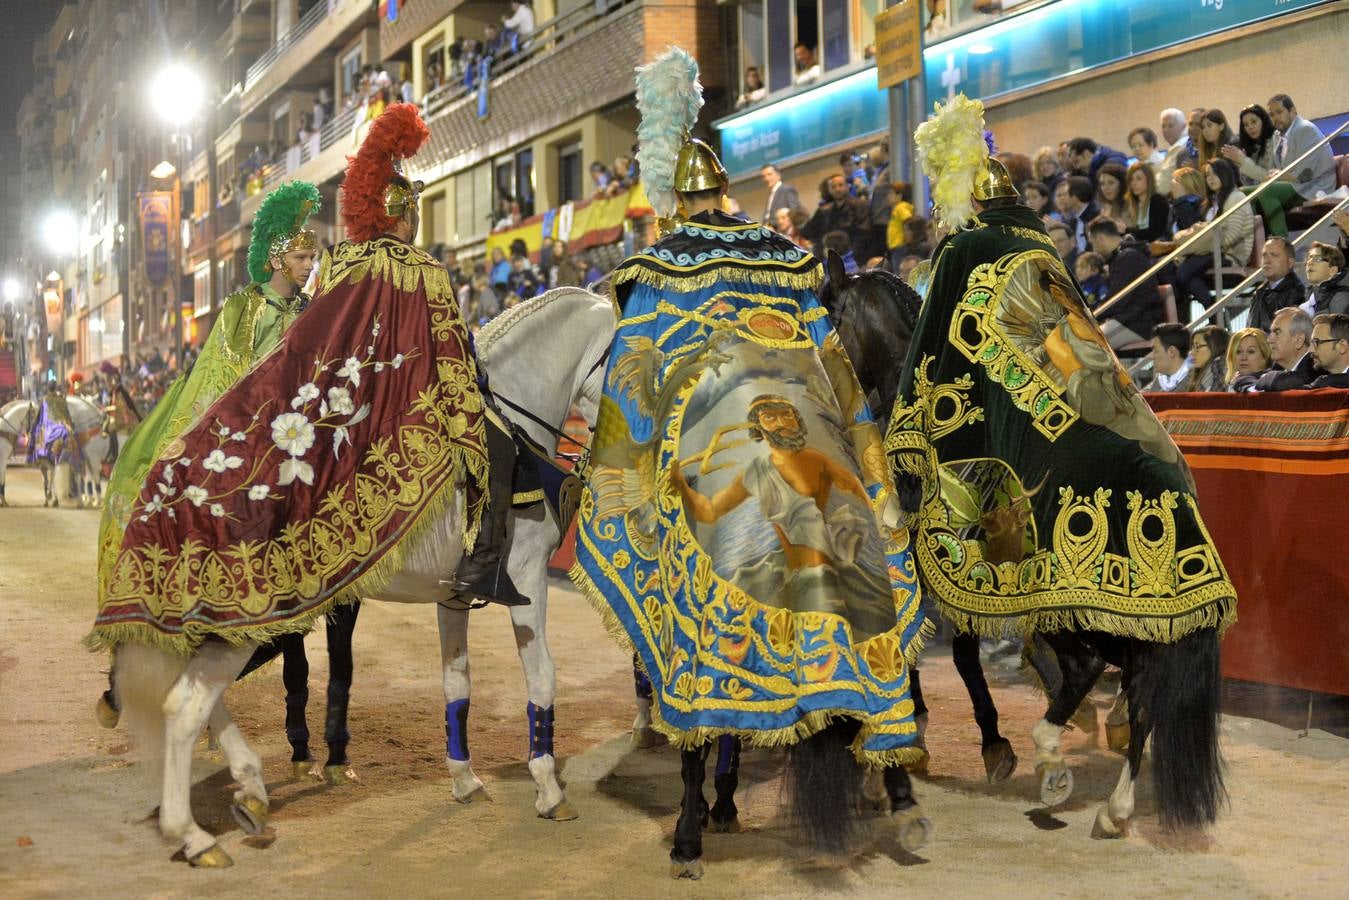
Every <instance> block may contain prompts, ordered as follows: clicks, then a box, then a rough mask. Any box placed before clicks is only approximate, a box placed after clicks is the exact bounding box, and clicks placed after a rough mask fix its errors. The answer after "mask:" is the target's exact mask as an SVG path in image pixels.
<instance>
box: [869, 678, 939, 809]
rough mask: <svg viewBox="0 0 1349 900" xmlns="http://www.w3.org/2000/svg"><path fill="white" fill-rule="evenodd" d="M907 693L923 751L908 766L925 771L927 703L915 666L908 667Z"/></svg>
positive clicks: (919, 743)
mask: <svg viewBox="0 0 1349 900" xmlns="http://www.w3.org/2000/svg"><path fill="white" fill-rule="evenodd" d="M909 695H910V696H911V697H912V698H913V722H914V724H915V725H917V726H918V748H919V749H920V750H922V751H923V758H922V759H920V760H918V761H917V762H915V763H913V764H912V765H911V766H909V768H910V769H912V770H913V771H915V772H926V771H927V766H928V763H929V762H930V761H931V756H930V755H929V754H928V752H927V703H926V701H924V700H923V681H922V679H921V678H920V677H919V675H918V668H917V666H915V667H913V668H911V669H909ZM878 808H879V807H878Z"/></svg>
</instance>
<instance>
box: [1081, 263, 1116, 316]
mask: <svg viewBox="0 0 1349 900" xmlns="http://www.w3.org/2000/svg"><path fill="white" fill-rule="evenodd" d="M1073 269H1074V272H1073V274H1075V275H1076V276H1077V283H1078V284H1080V285H1082V295H1083V296H1084V297H1085V298H1086V300H1087V305H1088V306H1090V307H1091V308H1092V309H1095V308H1096V307H1097V306H1099V305H1100V304H1101V301H1103V300H1104V299H1105V296H1106V293H1107V292H1108V291H1109V288H1110V286H1109V284H1107V283H1106V280H1105V259H1104V258H1103V257H1102V256H1101V254H1099V253H1092V252H1090V251H1089V252H1087V253H1082V254H1080V255H1079V256H1078V257H1077V260H1076V262H1074V264H1073Z"/></svg>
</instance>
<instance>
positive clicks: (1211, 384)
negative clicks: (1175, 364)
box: [1185, 325, 1232, 391]
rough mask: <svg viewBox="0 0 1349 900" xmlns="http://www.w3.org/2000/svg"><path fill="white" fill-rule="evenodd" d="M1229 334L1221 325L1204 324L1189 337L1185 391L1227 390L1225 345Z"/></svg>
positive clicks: (1229, 336) (1229, 339)
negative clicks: (1188, 377) (1188, 371)
mask: <svg viewBox="0 0 1349 900" xmlns="http://www.w3.org/2000/svg"><path fill="white" fill-rule="evenodd" d="M1231 337H1232V336H1231V335H1230V334H1228V333H1227V329H1226V328H1223V327H1222V326H1221V325H1206V326H1204V327H1203V328H1200V329H1197V330H1196V331H1195V333H1194V336H1193V337H1191V338H1190V381H1189V384H1188V385H1186V387H1185V390H1187V391H1225V390H1227V345H1228V344H1229V343H1230V342H1231Z"/></svg>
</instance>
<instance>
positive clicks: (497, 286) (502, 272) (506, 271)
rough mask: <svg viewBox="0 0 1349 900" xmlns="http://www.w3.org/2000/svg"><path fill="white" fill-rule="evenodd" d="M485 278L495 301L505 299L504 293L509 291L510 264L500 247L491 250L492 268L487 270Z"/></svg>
mask: <svg viewBox="0 0 1349 900" xmlns="http://www.w3.org/2000/svg"><path fill="white" fill-rule="evenodd" d="M487 277H488V278H489V279H490V281H491V285H492V291H493V293H495V294H496V296H497V299H500V298H502V297H505V296H506V292H507V291H509V290H510V280H511V264H510V262H509V261H508V260H507V259H506V254H505V253H504V252H503V251H502V249H501V248H500V247H493V248H492V267H491V269H489V270H488V274H487Z"/></svg>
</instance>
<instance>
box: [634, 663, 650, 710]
mask: <svg viewBox="0 0 1349 900" xmlns="http://www.w3.org/2000/svg"><path fill="white" fill-rule="evenodd" d="M632 678H633V681H634V682H636V685H637V696H638V697H640V698H641V699H643V700H650V699H651V679H650V678H647V677H646V675H645V674H644V673H643V672H642V669H641V666H639V665H637V657H636V656H635V655H634V656H633V657H632Z"/></svg>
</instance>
